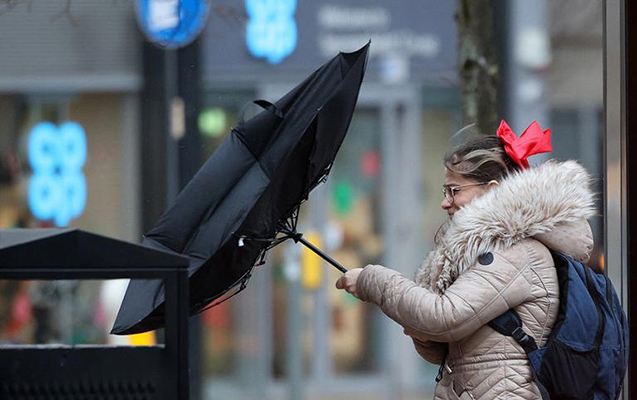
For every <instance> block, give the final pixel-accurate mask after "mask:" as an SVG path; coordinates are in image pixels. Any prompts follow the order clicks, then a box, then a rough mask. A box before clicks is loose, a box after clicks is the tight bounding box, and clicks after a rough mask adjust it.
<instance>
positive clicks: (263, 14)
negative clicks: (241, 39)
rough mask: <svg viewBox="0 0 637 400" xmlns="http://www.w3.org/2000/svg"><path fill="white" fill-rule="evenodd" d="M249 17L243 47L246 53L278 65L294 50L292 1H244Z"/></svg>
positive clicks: (295, 35)
mask: <svg viewBox="0 0 637 400" xmlns="http://www.w3.org/2000/svg"><path fill="white" fill-rule="evenodd" d="M246 11H247V12H248V15H249V16H250V20H249V21H248V25H247V27H246V44H247V45H248V50H249V51H250V54H252V55H253V56H254V57H257V58H265V59H266V60H268V62H269V63H270V64H278V63H280V62H281V61H282V60H283V59H284V58H285V57H287V56H289V55H290V54H292V52H293V51H294V49H295V48H296V41H297V28H296V21H295V20H294V12H295V11H296V0H246Z"/></svg>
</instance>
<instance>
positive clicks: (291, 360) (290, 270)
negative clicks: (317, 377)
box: [284, 246, 303, 400]
mask: <svg viewBox="0 0 637 400" xmlns="http://www.w3.org/2000/svg"><path fill="white" fill-rule="evenodd" d="M284 268H285V276H286V278H287V281H288V312H287V320H288V321H287V322H288V329H287V331H288V342H287V351H286V361H287V363H286V364H287V377H288V383H289V384H288V398H289V399H290V400H300V399H303V349H302V343H301V336H302V334H303V325H302V320H301V264H300V262H299V251H298V247H296V246H288V248H287V249H286V252H285V267H284Z"/></svg>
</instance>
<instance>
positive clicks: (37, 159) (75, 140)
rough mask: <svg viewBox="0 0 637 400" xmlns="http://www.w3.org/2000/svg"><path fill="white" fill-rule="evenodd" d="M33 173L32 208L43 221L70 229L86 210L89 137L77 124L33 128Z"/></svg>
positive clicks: (40, 124) (30, 192) (46, 123)
mask: <svg viewBox="0 0 637 400" xmlns="http://www.w3.org/2000/svg"><path fill="white" fill-rule="evenodd" d="M28 154H29V163H30V164H31V168H32V169H33V175H32V176H31V182H30V183H29V208H30V209H31V212H32V213H33V215H34V216H35V217H36V218H38V219H40V220H52V221H53V223H54V224H55V225H56V226H67V225H68V224H69V223H70V222H71V220H72V219H73V218H76V217H78V216H79V215H80V214H82V212H83V211H84V208H85V206H86V179H85V177H84V174H83V172H82V168H83V167H84V163H85V162H86V134H85V133H84V128H82V126H81V125H80V124H78V123H77V122H65V123H63V124H62V125H60V127H59V128H58V127H57V126H55V124H53V123H51V122H41V123H39V124H37V125H36V126H34V127H33V129H32V130H31V133H30V135H29V143H28Z"/></svg>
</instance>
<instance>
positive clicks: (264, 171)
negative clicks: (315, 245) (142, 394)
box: [112, 43, 369, 334]
mask: <svg viewBox="0 0 637 400" xmlns="http://www.w3.org/2000/svg"><path fill="white" fill-rule="evenodd" d="M368 50H369V43H368V44H367V45H365V46H364V47H362V48H361V49H359V50H358V51H356V52H353V53H340V54H339V55H337V56H336V57H334V58H333V59H331V60H330V61H328V62H327V63H325V64H324V65H323V66H321V67H320V68H319V69H318V70H316V71H315V72H314V73H313V74H311V75H310V76H309V77H307V78H306V79H305V80H304V81H303V82H302V83H301V84H299V85H298V86H296V87H295V88H294V89H292V90H291V91H290V92H288V93H287V94H286V95H285V96H283V97H282V98H281V99H280V100H279V101H277V102H276V103H275V104H270V103H268V102H265V101H257V102H255V103H257V104H259V105H261V106H262V107H264V108H265V110H264V111H262V112H261V113H259V114H258V115H256V116H255V117H253V118H251V119H249V120H247V121H241V122H240V123H239V124H238V125H237V127H236V128H234V129H233V130H232V132H230V134H229V135H228V137H227V138H226V139H225V140H224V141H223V143H222V144H221V145H220V146H219V147H218V148H217V150H216V151H215V152H214V154H213V155H212V156H211V157H210V158H209V159H208V160H207V161H206V163H205V164H204V165H203V167H202V168H201V169H200V170H199V171H198V172H197V174H196V175H195V177H194V178H193V179H192V181H191V182H190V183H189V184H188V185H187V186H186V187H185V188H184V190H183V191H182V192H181V193H180V194H179V196H178V197H177V199H176V200H175V202H174V203H173V204H172V205H171V207H170V208H169V209H168V210H167V211H166V212H165V213H164V214H163V215H162V216H161V218H160V219H159V221H158V222H157V224H156V225H155V226H154V227H153V228H152V229H151V230H150V231H149V232H148V233H147V234H146V235H145V237H144V239H143V241H142V244H143V245H145V246H148V247H151V248H156V249H161V250H165V251H171V252H174V253H178V254H183V255H186V256H188V258H189V259H190V267H189V276H190V299H189V300H190V312H191V315H192V314H196V313H198V312H200V311H202V310H203V309H204V308H205V307H206V306H208V305H209V304H210V303H211V302H212V301H214V300H215V299H218V298H219V297H221V296H223V295H224V294H226V293H228V291H229V290H230V289H232V288H233V287H236V286H237V285H240V286H241V288H243V287H244V286H245V284H246V282H247V279H248V278H249V276H250V272H251V271H252V268H253V266H254V265H255V264H256V263H258V262H259V260H260V259H262V257H263V255H264V254H265V251H267V250H268V249H269V248H271V247H272V246H274V245H276V244H278V243H280V242H281V241H283V240H285V239H287V238H293V239H295V240H299V239H301V238H300V235H299V234H297V233H296V230H295V228H296V216H297V212H298V207H299V205H300V204H301V202H302V201H304V200H305V199H307V196H308V195H309V193H310V191H311V190H312V189H313V188H314V187H315V186H316V185H318V184H319V183H321V182H322V181H323V180H324V179H325V178H326V176H327V174H328V173H329V169H330V167H331V165H332V162H333V160H334V158H335V156H336V153H337V151H338V149H339V147H340V145H341V143H342V141H343V139H344V137H345V134H346V132H347V128H348V127H349V123H350V121H351V118H352V113H353V111H354V108H355V106H356V100H357V98H358V93H359V90H360V85H361V83H362V80H363V76H364V73H365V67H366V64H367V55H368ZM281 232H283V236H281V235H279V237H278V238H277V234H279V233H281ZM301 240H302V239H301ZM163 302H164V287H163V284H162V283H161V282H160V281H147V280H132V281H131V282H130V284H129V286H128V289H127V291H126V295H125V297H124V301H123V302H122V306H121V308H120V312H119V314H118V316H117V319H116V321H115V325H114V327H113V330H112V333H114V334H133V333H140V332H145V331H149V330H154V329H158V328H161V327H163V325H164V315H163V314H164V307H163Z"/></svg>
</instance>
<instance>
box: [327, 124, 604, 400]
mask: <svg viewBox="0 0 637 400" xmlns="http://www.w3.org/2000/svg"><path fill="white" fill-rule="evenodd" d="M546 151H551V147H550V130H546V131H542V129H541V128H540V127H539V125H538V124H537V123H536V122H534V123H533V124H531V125H530V126H529V128H527V130H526V131H525V132H524V133H523V134H522V136H521V137H520V138H517V137H516V136H515V134H514V133H513V132H512V131H511V130H510V128H509V127H508V126H507V125H506V123H505V122H504V121H502V123H501V125H500V128H498V132H497V136H491V137H484V138H481V139H476V140H473V141H471V142H469V143H467V144H465V145H463V146H461V147H459V148H457V149H455V150H453V151H452V152H451V153H450V154H448V155H447V156H446V157H445V167H446V170H445V184H444V185H443V192H444V200H443V202H442V208H443V209H444V210H445V211H446V212H447V213H448V214H449V217H450V219H449V221H448V223H446V224H445V225H444V226H443V228H441V231H440V232H439V234H438V235H436V236H437V237H436V240H435V244H436V246H435V249H434V250H433V251H432V252H431V253H430V254H429V256H428V257H427V258H426V259H425V261H424V263H423V265H422V267H421V268H420V269H419V271H418V273H417V274H416V277H415V281H412V280H409V279H407V278H405V277H403V276H402V275H401V274H399V273H398V272H396V271H393V270H391V269H388V268H385V267H382V266H380V265H368V266H366V267H365V268H364V269H360V268H358V269H353V270H350V271H349V272H347V273H346V274H345V275H344V276H343V277H341V278H340V279H339V280H338V282H337V283H336V287H337V288H339V289H345V290H347V291H348V292H350V293H352V294H353V295H354V296H356V297H358V298H359V299H361V300H363V301H367V302H371V303H374V304H376V305H378V306H379V307H380V308H381V309H382V311H383V312H384V313H385V314H386V315H387V316H389V317H390V318H392V319H393V320H394V321H396V322H398V323H399V324H401V325H402V326H403V327H404V330H405V333H406V334H407V335H409V336H411V338H412V339H413V341H414V344H415V347H416V350H417V351H418V353H419V354H420V355H421V356H422V357H423V358H424V359H425V360H427V361H429V362H432V363H436V364H442V365H441V372H442V376H441V379H440V381H439V383H438V385H437V386H436V391H435V399H459V398H462V399H465V398H467V399H485V400H486V399H495V398H498V399H500V398H506V399H539V398H540V397H541V396H540V393H539V391H538V388H537V386H536V384H535V383H534V382H533V376H532V373H531V369H530V365H529V363H528V361H527V357H526V354H525V353H524V350H523V349H522V348H521V347H520V346H519V345H518V344H517V343H516V342H515V340H514V339H513V338H511V337H507V336H504V335H502V334H500V333H497V332H496V331H494V330H493V329H492V328H491V327H489V326H488V325H487V323H488V322H489V321H491V320H492V319H493V318H495V317H497V316H499V315H500V314H502V313H504V312H505V311H507V310H508V309H509V308H514V309H515V310H516V311H517V312H518V314H519V315H520V317H521V318H522V322H523V327H524V329H525V331H526V332H527V333H529V334H530V335H531V336H533V338H534V339H535V340H536V342H537V343H538V344H539V345H540V346H543V345H544V344H545V342H546V340H547V338H548V336H549V334H550V332H551V329H552V327H553V325H554V323H555V318H556V315H557V311H558V307H559V287H558V281H557V275H556V271H555V268H554V263H553V259H552V257H551V254H550V252H549V249H553V250H556V251H559V252H562V253H565V254H567V255H569V256H571V257H573V258H575V259H577V260H579V261H583V262H587V261H588V259H589V257H590V252H591V250H592V248H593V239H592V233H591V229H590V226H589V224H588V222H587V218H590V217H591V216H592V215H593V214H594V210H593V201H594V200H593V194H592V193H591V191H590V189H589V182H590V177H589V176H588V174H587V173H586V171H585V170H584V168H583V167H582V166H580V165H579V164H577V163H576V162H574V161H567V162H563V163H558V162H546V163H544V164H542V165H540V166H538V167H535V168H529V166H528V162H527V160H526V159H527V157H528V156H530V155H533V154H537V153H540V152H546Z"/></svg>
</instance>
